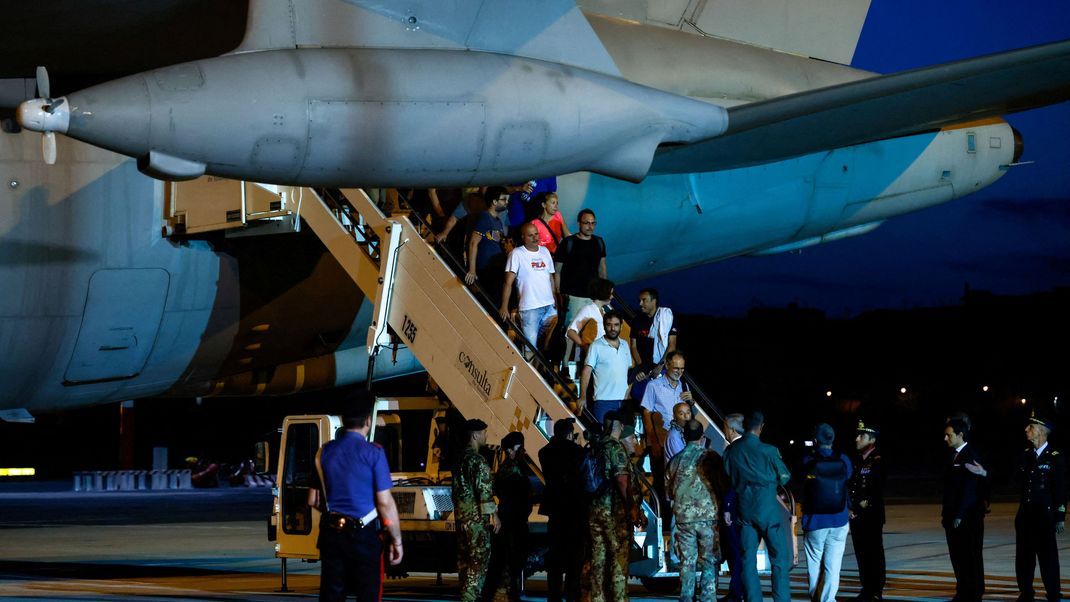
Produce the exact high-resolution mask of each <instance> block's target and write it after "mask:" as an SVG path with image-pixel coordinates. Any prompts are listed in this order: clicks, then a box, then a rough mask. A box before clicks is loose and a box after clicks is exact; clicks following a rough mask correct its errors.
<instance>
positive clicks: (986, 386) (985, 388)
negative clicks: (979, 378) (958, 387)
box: [981, 385, 988, 393]
mask: <svg viewBox="0 0 1070 602" xmlns="http://www.w3.org/2000/svg"><path fill="white" fill-rule="evenodd" d="M981 390H982V391H984V392H985V393H988V385H985V386H983V387H981Z"/></svg>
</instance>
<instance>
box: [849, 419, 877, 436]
mask: <svg viewBox="0 0 1070 602" xmlns="http://www.w3.org/2000/svg"><path fill="white" fill-rule="evenodd" d="M855 430H856V431H858V432H859V433H866V434H867V435H873V436H874V437H876V436H878V435H880V434H881V429H880V427H878V426H877V425H875V424H873V423H870V422H866V421H864V420H859V421H858V428H856V429H855Z"/></svg>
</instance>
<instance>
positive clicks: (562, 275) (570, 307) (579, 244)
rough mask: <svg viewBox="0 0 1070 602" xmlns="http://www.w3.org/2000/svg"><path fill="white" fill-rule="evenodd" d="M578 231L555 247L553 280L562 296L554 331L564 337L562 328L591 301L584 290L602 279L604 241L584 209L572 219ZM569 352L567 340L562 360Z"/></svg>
mask: <svg viewBox="0 0 1070 602" xmlns="http://www.w3.org/2000/svg"><path fill="white" fill-rule="evenodd" d="M576 221H577V222H578V223H579V227H580V230H579V232H577V233H576V234H573V235H572V236H566V237H565V238H563V239H562V240H561V243H560V244H558V245H557V252H556V253H555V255H554V277H555V278H557V290H558V291H559V292H560V294H561V295H563V296H564V297H566V298H565V299H562V300H561V302H560V303H559V304H558V307H564V308H566V309H565V315H564V316H558V332H559V333H560V334H561V335H564V332H565V331H564V328H567V327H568V325H569V324H571V323H572V319H573V318H575V317H576V313H577V312H579V311H580V308H582V307H583V306H584V305H587V303H589V302H590V301H591V298H590V297H591V295H590V293H589V292H588V290H587V287H588V286H589V285H590V284H591V281H592V280H594V279H595V278H598V277H601V278H606V277H607V276H606V241H604V240H602V237H600V236H595V234H594V226H595V218H594V211H591V210H590V209H584V210H582V211H580V215H579V217H578V218H576ZM571 350H572V344H571V341H569V342H568V343H567V344H566V351H565V357H568V355H569V352H571Z"/></svg>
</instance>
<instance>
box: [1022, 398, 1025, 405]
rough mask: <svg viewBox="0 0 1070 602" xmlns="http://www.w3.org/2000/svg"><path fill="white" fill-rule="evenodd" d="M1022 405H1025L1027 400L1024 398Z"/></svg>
mask: <svg viewBox="0 0 1070 602" xmlns="http://www.w3.org/2000/svg"><path fill="white" fill-rule="evenodd" d="M1022 405H1025V398H1024V397H1023V398H1022Z"/></svg>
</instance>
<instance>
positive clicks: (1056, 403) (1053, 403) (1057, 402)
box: [1051, 395, 1059, 406]
mask: <svg viewBox="0 0 1070 602" xmlns="http://www.w3.org/2000/svg"><path fill="white" fill-rule="evenodd" d="M1051 405H1053V406H1057V405H1059V396H1058V395H1056V396H1055V399H1053V400H1051Z"/></svg>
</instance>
